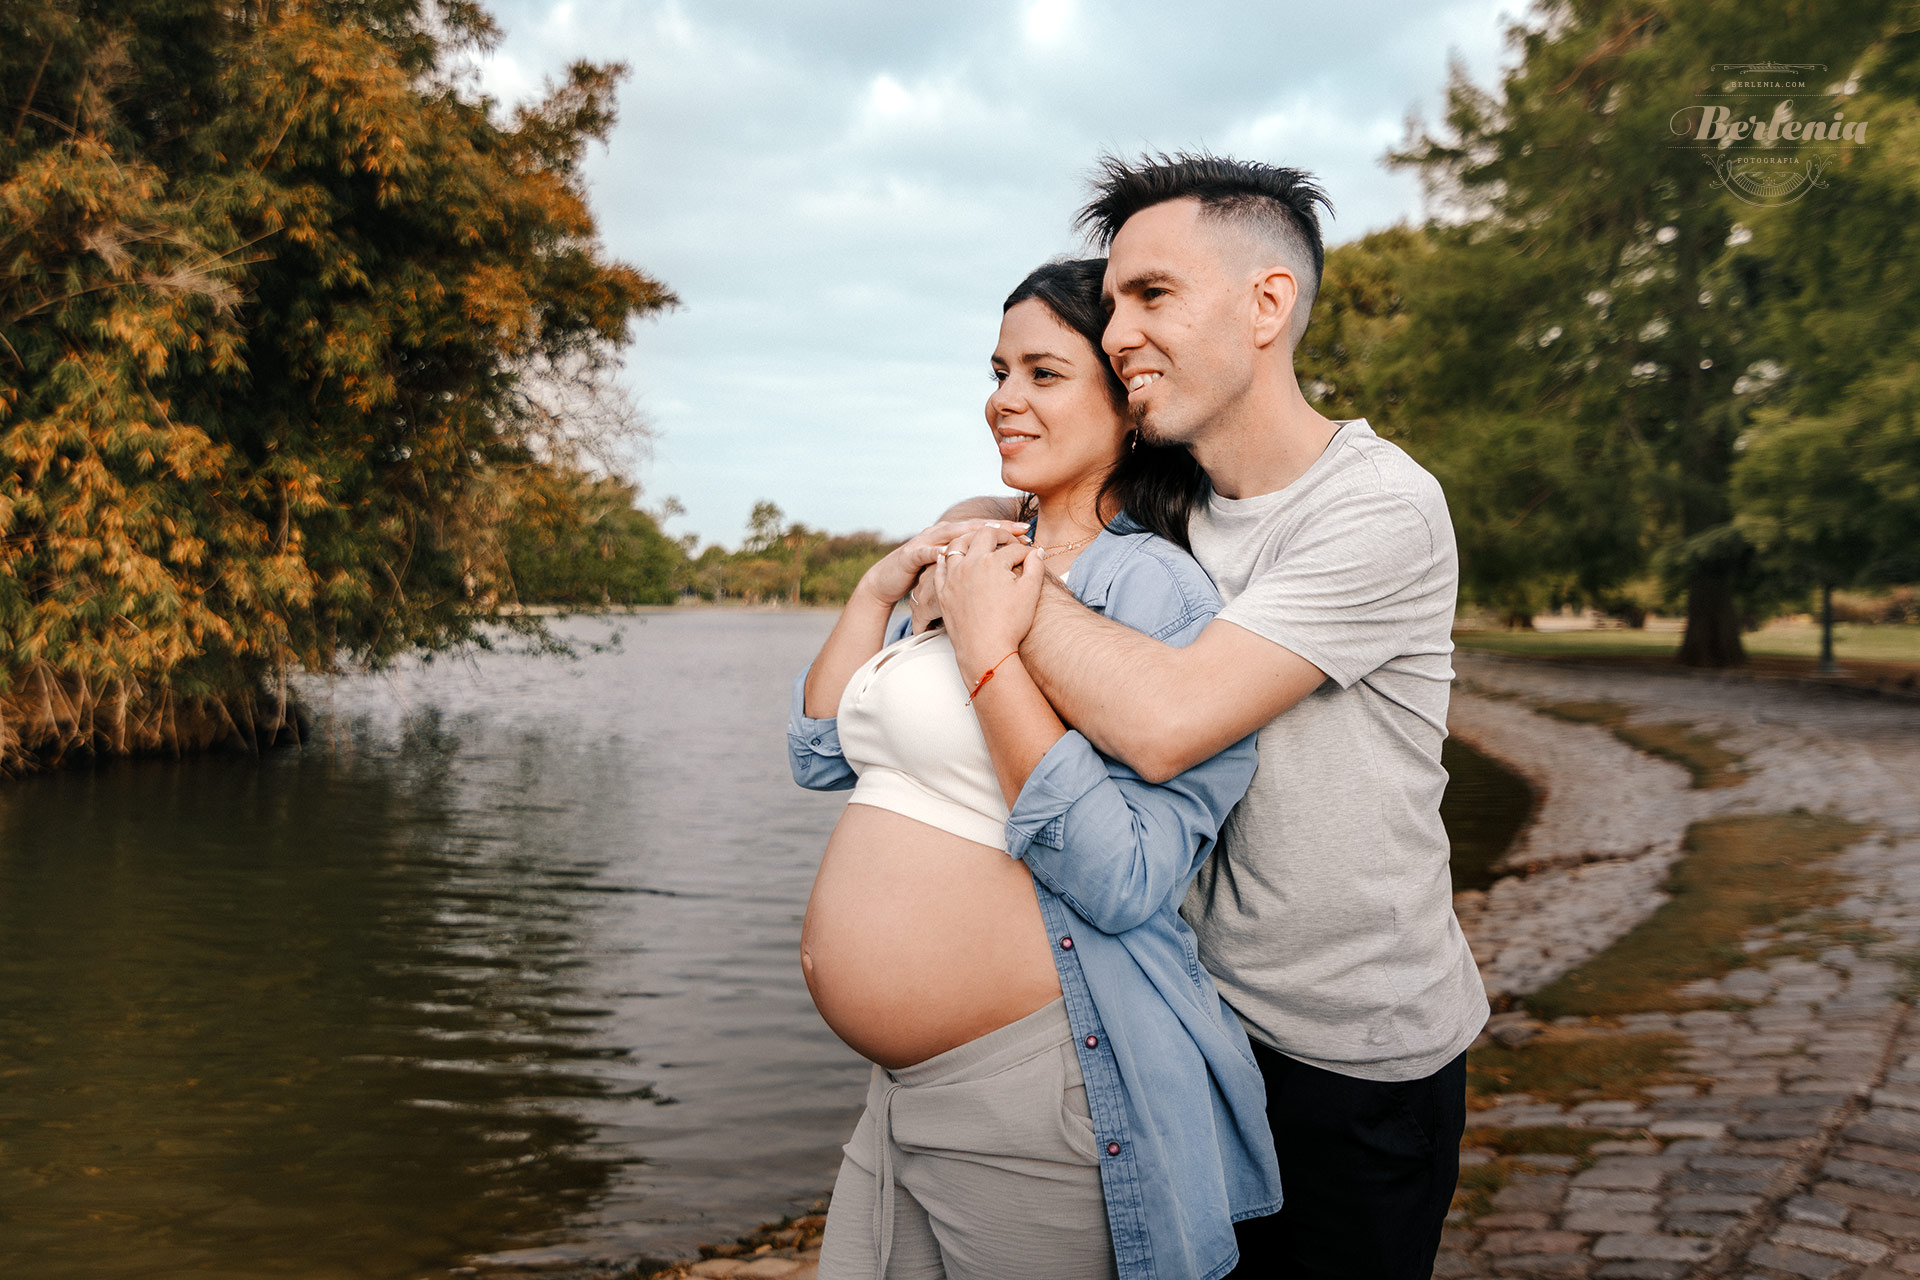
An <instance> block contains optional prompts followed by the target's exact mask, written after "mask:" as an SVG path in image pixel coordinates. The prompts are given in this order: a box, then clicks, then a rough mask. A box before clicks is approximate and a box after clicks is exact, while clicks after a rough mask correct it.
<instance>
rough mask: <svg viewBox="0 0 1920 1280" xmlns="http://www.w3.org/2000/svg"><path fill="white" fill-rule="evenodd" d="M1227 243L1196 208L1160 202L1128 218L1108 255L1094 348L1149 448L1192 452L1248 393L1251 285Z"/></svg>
mask: <svg viewBox="0 0 1920 1280" xmlns="http://www.w3.org/2000/svg"><path fill="white" fill-rule="evenodd" d="M1233 234H1234V233H1233V232H1232V231H1231V230H1230V229H1228V228H1224V227H1222V226H1221V225H1220V224H1218V223H1216V222H1212V221H1209V220H1206V219H1203V218H1202V217H1201V216H1200V202H1199V201H1198V200H1194V199H1183V200H1169V201H1167V202H1165V203H1164V204H1157V205H1153V206H1151V207H1149V208H1146V209H1142V210H1141V211H1140V212H1139V213H1136V214H1134V215H1133V216H1132V217H1131V218H1128V219H1127V221H1126V223H1125V225H1123V226H1122V227H1121V228H1120V233H1119V234H1118V235H1116V236H1115V237H1114V238H1113V244H1112V245H1111V246H1110V247H1109V248H1108V251H1107V274H1106V279H1105V281H1104V283H1103V285H1102V290H1103V292H1104V293H1105V295H1106V298H1107V301H1108V303H1109V305H1110V307H1111V308H1112V310H1111V313H1110V318H1109V320H1108V322H1107V330H1106V333H1105V335H1104V337H1103V339H1102V341H1101V346H1102V347H1103V348H1104V349H1105V350H1106V353H1107V357H1108V358H1109V359H1110V360H1112V361H1113V368H1114V372H1116V373H1118V374H1119V375H1120V381H1121V382H1122V383H1124V384H1126V388H1127V411H1128V413H1129V415H1130V416H1131V417H1132V419H1133V423H1134V425H1135V426H1136V427H1138V428H1139V430H1140V435H1141V438H1142V439H1144V440H1146V441H1148V442H1149V443H1152V444H1191V443H1193V442H1194V440H1195V438H1196V437H1198V436H1200V435H1202V434H1204V433H1205V432H1206V430H1207V428H1208V426H1209V425H1210V424H1211V423H1212V422H1214V421H1215V420H1216V419H1217V418H1219V416H1220V414H1221V412H1222V410H1223V409H1224V408H1225V407H1226V406H1228V405H1230V404H1232V403H1233V402H1234V401H1235V400H1237V399H1238V398H1239V397H1240V396H1241V395H1243V394H1244V393H1245V392H1246V391H1247V390H1248V388H1249V387H1250V386H1251V384H1252V381H1253V369H1254V362H1253V356H1254V350H1255V348H1254V345H1253V333H1252V320H1253V314H1252V306H1251V298H1252V291H1251V287H1250V286H1251V280H1252V276H1251V273H1250V272H1246V271H1242V270H1241V269H1240V266H1241V264H1240V258H1241V257H1242V255H1241V254H1239V253H1236V252H1234V249H1235V242H1234V239H1233Z"/></svg>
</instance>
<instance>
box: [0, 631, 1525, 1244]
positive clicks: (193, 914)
mask: <svg viewBox="0 0 1920 1280" xmlns="http://www.w3.org/2000/svg"><path fill="white" fill-rule="evenodd" d="M831 624H832V618H831V616H830V615H828V614H825V613H774V612H768V613H757V612H745V611H720V610H688V611H683V612H660V613H653V614H647V615H639V616H634V617H623V618H618V619H578V620H574V621H572V622H570V623H568V624H566V626H565V630H566V631H567V633H568V634H570V635H572V636H576V637H579V638H580V639H582V640H585V641H588V642H604V641H606V640H608V639H609V638H611V636H612V635H613V634H614V633H615V632H616V631H617V632H619V633H620V634H621V643H620V644H619V646H618V648H617V649H611V650H607V651H604V652H597V653H585V654H583V655H582V656H581V657H580V658H579V659H578V660H577V661H564V660H554V659H550V658H533V657H528V656H519V655H512V654H489V655H482V656H480V657H479V658H477V659H476V660H474V661H471V662H467V661H457V662H445V661H442V662H439V663H435V664H432V665H428V666H424V667H410V668H408V669H407V670H405V671H403V672H400V673H398V674H395V675H392V676H384V677H356V678H352V679H343V680H339V681H333V682H314V683H311V684H309V685H307V686H306V694H307V696H308V698H309V700H310V702H311V703H312V704H313V706H314V709H315V711H316V712H317V716H318V722H317V726H316V727H317V732H316V735H315V740H314V741H313V742H312V743H311V744H309V746H308V747H307V748H306V749H305V750H304V751H287V752H281V753H277V754H275V755H273V756H271V757H269V758H267V759H264V760H261V761H258V762H255V761H253V760H251V759H247V760H237V759H225V758H201V759H195V760H190V761H185V762H165V761H142V762H135V763H123V764H118V765H115V766H113V767H110V768H105V769H101V770H99V771H96V772H80V771H72V772H64V773H56V774H50V775H46V776H40V777H33V778H27V779H21V780H16V781H12V782H6V783H3V784H0V1274H4V1275H6V1276H8V1277H10V1278H12V1277H18V1278H19V1280H69V1278H71V1280H130V1278H132V1277H169V1278H171V1277H188V1276H190V1277H231V1278H233V1280H240V1278H241V1277H248V1278H254V1277H266V1276H287V1277H300V1278H302V1280H319V1278H322V1277H325V1278H328V1280H332V1278H335V1277H340V1278H346V1277H354V1278H356V1280H411V1278H415V1277H438V1276H451V1275H471V1274H474V1273H475V1272H476V1271H477V1272H478V1273H480V1274H483V1275H484V1274H488V1273H494V1272H501V1271H503V1270H506V1269H509V1268H517V1267H520V1266H527V1265H545V1264H556V1265H564V1264H567V1263H569V1262H585V1261H588V1260H592V1259H607V1258H621V1259H632V1258H634V1257H637V1256H655V1257H664V1256H674V1255H679V1254H684V1253H687V1252H691V1249H692V1246H693V1245H694V1244H695V1243H696V1242H697V1241H701V1240H718V1239H725V1238H730V1237H731V1236H733V1235H735V1234H737V1233H739V1232H740V1231H742V1230H744V1229H746V1228H748V1227H750V1226H752V1225H753V1224H755V1223H757V1222H760V1221H763V1220H766V1219H768V1218H772V1217H777V1216H779V1215H780V1214H781V1213H783V1212H794V1211H799V1210H801V1209H804V1208H805V1207H806V1205H808V1204H809V1203H810V1202H811V1201H812V1200H813V1199H814V1197H815V1196H817V1195H818V1194H819V1193H820V1192H821V1191H823V1190H824V1189H825V1188H826V1187H828V1186H830V1185H831V1183H832V1179H833V1173H834V1170H835V1168H836V1167H837V1165H838V1159H839V1153H838V1145H839V1143H840V1142H842V1141H843V1140H844V1139H845V1136H846V1133H847V1132H848V1130H849V1129H850V1128H851V1125H852V1123H853V1120H854V1117H855V1116H856V1115H857V1113H858V1111H859V1106H860V1102H861V1098H862V1095H863V1089H864V1081H865V1077H866V1065H865V1064H864V1063H863V1062H861V1061H860V1060H859V1059H858V1058H856V1057H855V1056H854V1055H853V1053H852V1052H851V1051H849V1050H848V1049H846V1048H845V1047H844V1046H842V1045H841V1044H840V1043H839V1041H838V1040H836V1039H835V1038H834V1037H833V1035H832V1034H831V1033H830V1032H828V1031H827V1030H826V1028H825V1027H824V1025H822V1024H821V1023H820V1021H819V1019H818V1017H817V1016H816V1015H815V1014H814V1012H813V1008H812V1006H811V1004H809V1002H808V1000H807V994H806V988H805V986H804V984H803V983H802V982H801V980H800V975H799V967H798V945H799V929H800V918H801V914H802V911H803V909H804V906H805V901H806V895H807V890H808V887H809V886H810V884H811V882H812V877H813V870H814V867H815V865H816V863H817V860H818V857H819V853H820V850H821V848H822V847H823V846H824V844H825V842H826V838H827V835H828V833H829V831H830V830H831V829H832V826H833V823H834V821H835V819H836V818H837V816H838V814H839V811H840V808H841V806H842V805H843V803H844V796H836V795H816V794H812V793H809V792H805V791H802V790H800V789H799V788H797V787H795V786H794V785H793V784H792V782H791V780H790V778H789V776H788V772H787V766H786V748H785V737H784V734H783V732H782V727H783V724H784V721H785V715H786V698H787V685H788V681H789V680H790V679H791V677H792V673H793V672H794V671H796V670H798V669H799V668H800V667H801V666H802V665H804V664H805V663H806V661H807V660H808V659H809V658H810V657H811V655H812V653H813V651H814V650H815V649H816V648H817V647H818V645H819V643H820V641H821V640H822V639H823V638H824V636H825V634H826V632H827V630H828V628H829V627H830V626H831ZM1449 760H1450V767H1454V768H1457V769H1463V770H1464V769H1474V768H1479V769H1481V771H1482V772H1481V774H1480V775H1477V776H1480V778H1481V781H1479V782H1476V783H1468V780H1467V779H1466V778H1465V777H1464V776H1463V778H1462V783H1463V784H1467V785H1470V786H1471V787H1473V788H1475V790H1474V791H1473V795H1472V798H1471V802H1470V804H1469V806H1468V807H1469V808H1471V809H1473V810H1474V811H1475V812H1476V813H1481V811H1482V810H1490V809H1492V808H1498V806H1499V805H1500V804H1503V803H1506V804H1508V809H1509V810H1511V807H1512V806H1511V803H1510V800H1511V797H1510V795H1509V796H1508V799H1507V800H1502V799H1500V796H1499V795H1496V794H1494V792H1490V791H1488V787H1492V788H1494V791H1495V792H1497V791H1499V785H1500V784H1501V783H1502V782H1503V781H1504V782H1506V783H1509V784H1510V783H1511V779H1510V778H1508V776H1507V775H1504V774H1502V773H1500V772H1499V771H1497V770H1494V771H1492V773H1491V774H1487V773H1486V772H1485V766H1484V762H1479V761H1477V758H1470V757H1462V756H1459V755H1456V754H1454V753H1452V752H1450V755H1449ZM1463 761H1465V763H1464V764H1463V763H1462V762H1463ZM1488 777H1491V778H1492V782H1488V781H1487V780H1486V779H1487V778H1488ZM1500 794H1506V793H1504V792H1502V793H1500ZM1521 795H1522V807H1521V808H1520V809H1519V811H1518V814H1517V816H1516V815H1515V814H1514V813H1513V812H1510V811H1509V812H1506V813H1505V816H1504V817H1502V818H1501V819H1500V821H1501V822H1502V823H1505V824H1506V826H1507V827H1508V828H1510V827H1511V826H1512V825H1516V824H1517V822H1518V821H1519V820H1520V819H1522V818H1523V817H1524V812H1525V810H1524V789H1522V790H1521ZM1458 807H1459V806H1458V804H1457V802H1453V801H1450V808H1458ZM1484 817H1485V814H1484V813H1481V818H1484ZM1456 818H1457V815H1456ZM1481 818H1476V819H1474V822H1477V823H1478V828H1477V829H1479V830H1480V831H1481V834H1480V836H1479V837H1478V839H1479V840H1480V843H1481V844H1482V845H1487V844H1488V842H1489V841H1493V842H1497V843H1498V844H1499V845H1500V846H1501V847H1504V840H1505V838H1510V835H1511V831H1510V830H1508V836H1507V837H1505V838H1503V837H1500V836H1499V835H1498V830H1499V829H1501V828H1500V827H1499V826H1498V825H1497V824H1494V825H1490V824H1489V823H1488V822H1487V821H1483V820H1481ZM1470 825H1471V824H1470ZM1489 831H1491V832H1493V834H1487V832H1489ZM1462 887H1465V886H1464V885H1463V886H1462Z"/></svg>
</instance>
